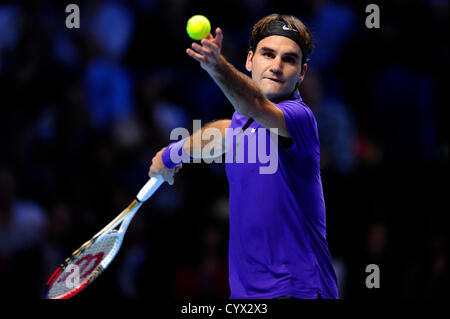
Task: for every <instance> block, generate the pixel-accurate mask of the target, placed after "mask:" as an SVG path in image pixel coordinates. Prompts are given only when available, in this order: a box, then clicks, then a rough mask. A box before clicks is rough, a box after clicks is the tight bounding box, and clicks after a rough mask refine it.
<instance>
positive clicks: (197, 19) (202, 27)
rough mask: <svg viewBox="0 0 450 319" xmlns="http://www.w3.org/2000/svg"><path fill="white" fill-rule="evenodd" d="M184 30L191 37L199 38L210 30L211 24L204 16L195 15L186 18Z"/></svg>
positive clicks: (203, 36)
mask: <svg viewBox="0 0 450 319" xmlns="http://www.w3.org/2000/svg"><path fill="white" fill-rule="evenodd" d="M186 31H187V33H188V34H189V36H190V37H191V38H192V39H194V40H201V39H203V38H205V37H206V36H207V35H208V34H209V32H210V31H211V24H210V23H209V20H208V19H207V18H206V17H205V16H202V15H195V16H193V17H191V18H190V19H189V20H188V22H187V25H186Z"/></svg>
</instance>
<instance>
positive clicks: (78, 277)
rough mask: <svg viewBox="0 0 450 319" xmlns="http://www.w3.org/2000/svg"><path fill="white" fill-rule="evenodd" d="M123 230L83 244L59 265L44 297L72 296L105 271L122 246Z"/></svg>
mask: <svg viewBox="0 0 450 319" xmlns="http://www.w3.org/2000/svg"><path fill="white" fill-rule="evenodd" d="M122 240H123V233H109V234H107V235H104V236H102V237H101V238H99V239H97V240H95V241H94V242H88V243H86V244H84V245H83V246H82V247H80V249H78V250H77V251H75V252H74V253H73V254H72V256H71V257H69V258H67V259H66V262H65V263H64V264H63V265H61V266H60V267H58V269H56V271H55V272H54V273H53V275H52V276H51V277H50V279H49V280H48V281H47V283H46V288H45V293H44V298H45V299H69V298H71V297H73V296H75V295H76V294H78V293H79V292H80V291H82V290H83V289H85V288H86V287H87V286H89V284H91V283H92V282H93V281H94V280H95V279H96V278H97V277H98V276H99V275H100V274H101V273H102V272H103V270H105V269H106V268H107V267H108V266H109V264H110V263H111V261H112V260H113V259H114V257H115V256H116V254H117V253H118V251H119V249H120V246H121V245H122Z"/></svg>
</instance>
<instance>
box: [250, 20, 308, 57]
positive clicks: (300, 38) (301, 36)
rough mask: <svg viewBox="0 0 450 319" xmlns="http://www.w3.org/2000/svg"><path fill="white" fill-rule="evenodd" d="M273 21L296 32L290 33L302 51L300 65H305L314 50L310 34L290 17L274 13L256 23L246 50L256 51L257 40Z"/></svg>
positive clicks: (297, 21) (301, 23)
mask: <svg viewBox="0 0 450 319" xmlns="http://www.w3.org/2000/svg"><path fill="white" fill-rule="evenodd" d="M274 21H281V22H283V23H285V24H286V26H287V27H289V28H290V29H296V30H297V31H298V32H292V34H293V35H294V36H295V37H296V38H297V41H296V42H297V43H298V44H299V46H300V49H301V50H302V65H303V64H305V63H306V62H307V61H308V57H309V56H310V54H311V52H312V50H313V48H314V44H313V39H312V34H311V32H310V31H309V29H308V28H307V27H306V26H305V25H304V24H303V22H302V21H300V20H299V19H298V18H296V17H294V16H292V15H285V14H276V13H274V14H271V15H268V16H266V17H264V18H262V19H260V20H259V21H258V22H256V24H255V25H254V26H253V28H252V32H251V34H250V39H249V49H248V50H249V51H254V50H255V49H256V46H257V44H258V42H259V40H258V39H261V38H262V37H263V35H264V33H265V32H266V30H267V27H268V26H269V24H270V23H272V22H274Z"/></svg>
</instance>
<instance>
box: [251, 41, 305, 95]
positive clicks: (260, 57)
mask: <svg viewBox="0 0 450 319" xmlns="http://www.w3.org/2000/svg"><path fill="white" fill-rule="evenodd" d="M301 62H302V51H301V50H300V47H299V46H298V44H297V43H295V42H294V41H293V40H291V39H289V38H287V37H283V36H279V35H271V36H269V37H266V38H264V39H262V40H261V41H259V43H258V45H257V46H256V49H255V52H253V51H250V52H249V53H248V55H247V62H246V64H245V67H246V69H247V71H249V72H251V73H252V79H253V81H255V82H256V84H257V85H258V86H259V88H260V89H261V90H262V91H263V93H264V94H265V95H266V96H267V98H268V99H269V100H274V99H277V98H280V97H284V96H287V95H289V94H290V93H292V92H293V91H294V89H295V86H296V85H297V83H300V82H302V81H303V78H304V76H305V73H306V70H307V65H306V64H305V65H304V66H303V68H302V65H301ZM302 71H303V72H302Z"/></svg>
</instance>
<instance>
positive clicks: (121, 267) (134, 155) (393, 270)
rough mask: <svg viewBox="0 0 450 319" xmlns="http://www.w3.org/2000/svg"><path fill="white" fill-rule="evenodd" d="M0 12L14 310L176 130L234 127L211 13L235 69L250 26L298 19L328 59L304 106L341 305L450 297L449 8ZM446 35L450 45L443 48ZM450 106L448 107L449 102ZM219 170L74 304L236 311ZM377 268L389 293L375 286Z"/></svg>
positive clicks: (0, 173)
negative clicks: (196, 24) (210, 69)
mask: <svg viewBox="0 0 450 319" xmlns="http://www.w3.org/2000/svg"><path fill="white" fill-rule="evenodd" d="M72 3H76V4H77V5H78V6H79V8H80V28H79V29H68V28H66V26H65V19H66V17H67V15H68V13H66V12H65V7H66V5H67V4H68V3H64V2H60V1H49V0H47V1H23V2H11V3H3V2H2V3H1V4H0V283H1V285H2V287H4V289H2V290H1V293H0V294H1V297H3V298H12V297H17V296H20V297H22V298H40V297H41V295H42V292H43V288H44V284H45V282H46V280H47V279H48V278H49V276H50V275H51V273H52V272H53V270H54V269H55V268H56V267H57V266H58V265H59V264H60V263H61V262H62V261H63V260H64V259H65V258H66V257H67V256H68V255H69V254H70V253H71V252H72V251H73V250H75V249H76V248H78V247H79V246H80V245H81V244H82V243H83V242H85V241H86V240H87V239H89V238H90V237H91V236H92V235H94V234H95V233H96V232H97V231H98V230H99V229H101V228H102V227H103V226H104V225H106V223H108V222H109V221H110V220H111V219H112V218H113V217H115V216H116V215H117V214H118V213H119V212H120V211H121V210H122V209H124V208H125V207H126V206H127V205H128V204H129V202H130V201H131V200H132V198H133V197H134V196H135V195H136V193H137V191H139V189H140V187H141V186H142V185H143V184H144V183H145V182H146V180H147V178H148V176H147V173H148V168H149V165H150V164H151V159H152V157H153V156H154V155H155V153H156V152H157V151H159V150H160V149H161V148H162V147H164V146H166V145H167V144H169V143H170V139H169V135H170V132H171V130H172V129H173V128H176V127H185V128H187V129H188V130H190V132H192V120H194V119H201V120H202V123H203V124H205V123H207V122H209V121H211V120H214V119H221V118H231V115H232V113H233V108H232V106H231V105H230V104H229V103H228V102H227V100H226V98H225V96H224V95H223V94H222V93H221V91H220V89H219V88H218V87H217V86H216V85H215V84H214V82H213V81H212V80H211V79H210V78H209V77H208V75H207V74H206V73H205V72H204V71H203V70H202V69H201V68H200V66H199V65H198V63H197V62H195V61H194V60H192V59H191V58H189V57H188V56H187V55H186V53H185V49H186V48H187V47H188V46H190V43H191V40H190V39H189V38H188V37H187V35H186V32H185V23H186V21H187V20H188V18H189V17H190V16H192V15H194V14H203V15H206V16H207V17H208V18H209V19H210V21H211V23H212V27H213V30H214V28H215V27H217V26H220V27H221V28H222V29H223V32H224V43H223V50H222V53H223V54H224V56H225V57H226V58H227V59H228V60H229V61H230V62H231V63H232V64H233V65H234V66H235V67H236V68H237V69H239V70H241V71H245V69H244V63H245V58H246V52H247V41H248V36H249V33H250V29H251V26H252V25H253V24H254V23H255V22H256V21H257V20H259V19H260V18H261V17H263V16H265V15H268V14H270V13H273V12H277V13H287V14H292V15H295V16H297V17H299V18H300V19H301V20H302V21H304V23H305V24H306V25H307V26H308V27H309V28H310V29H311V31H312V34H313V37H314V40H315V46H316V49H315V51H314V52H313V54H312V55H311V57H310V61H309V69H308V73H307V76H306V79H305V81H304V83H303V84H302V87H301V95H302V97H303V99H304V100H305V101H306V103H307V104H308V106H309V107H310V108H311V109H312V110H313V112H314V114H315V115H316V118H317V122H318V127H319V135H320V141H321V161H322V163H321V169H322V180H323V185H324V194H325V200H326V206H327V226H328V237H327V239H328V242H329V246H330V251H331V254H332V256H333V258H334V261H335V268H336V272H337V275H338V282H339V290H340V296H341V297H342V298H349V299H352V298H443V297H448V296H449V291H448V246H447V241H448V236H447V231H448V217H447V213H445V212H446V211H447V212H448V208H447V209H446V208H445V207H447V201H446V200H445V198H446V195H445V194H446V193H447V191H446V190H447V173H448V165H447V163H448V136H447V131H446V125H445V124H444V123H445V122H446V120H445V117H444V109H445V108H446V105H448V101H447V96H446V93H445V92H446V90H447V89H448V87H447V86H446V83H447V82H446V80H447V77H448V65H449V52H448V43H447V40H445V39H447V38H448V34H447V33H448V13H449V7H448V1H445V0H417V1H403V0H393V1H378V2H376V3H377V4H378V5H379V8H380V13H381V22H380V25H381V27H380V28H379V29H368V28H366V26H365V19H366V16H367V15H368V13H366V12H365V6H366V5H367V4H368V3H367V4H366V3H360V1H339V0H311V1H293V2H290V1H286V3H284V2H283V1H273V0H257V1H256V0H240V1H237V0H230V1H227V4H226V5H218V4H212V3H210V1H202V0H199V1H189V0H133V1H106V0H103V1H102V0H94V1H81V0H80V1H72ZM446 34H447V35H446ZM446 101H447V102H446ZM227 249H228V183H227V179H226V176H225V170H224V165H223V164H208V165H206V164H204V165H199V164H186V165H184V166H183V170H182V171H181V172H180V173H178V174H177V176H176V179H175V184H174V186H169V185H167V184H164V185H163V186H162V187H161V188H160V189H159V190H158V193H157V195H156V196H154V197H152V198H151V199H150V200H149V202H148V203H146V205H144V206H143V208H142V209H141V211H140V212H139V214H137V215H136V217H135V219H134V220H133V223H132V224H131V226H130V228H129V231H128V232H127V234H126V237H125V241H124V244H123V248H122V249H121V251H120V252H119V257H118V258H117V259H116V260H115V261H114V262H113V263H112V264H111V266H110V268H109V269H108V270H107V271H105V273H104V274H103V275H102V276H101V277H100V278H99V279H98V281H97V282H96V284H95V285H93V286H92V287H90V288H89V289H87V290H86V291H85V292H83V293H82V294H80V296H79V298H91V297H93V296H96V297H114V298H144V297H157V298H188V297H198V298H227V297H229V290H228V269H227V267H228V266H227V255H228V251H227ZM369 264H377V265H378V266H379V267H380V272H381V288H380V289H367V288H366V286H365V278H366V276H367V275H368V274H367V273H365V269H366V266H367V265H369Z"/></svg>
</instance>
